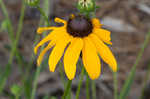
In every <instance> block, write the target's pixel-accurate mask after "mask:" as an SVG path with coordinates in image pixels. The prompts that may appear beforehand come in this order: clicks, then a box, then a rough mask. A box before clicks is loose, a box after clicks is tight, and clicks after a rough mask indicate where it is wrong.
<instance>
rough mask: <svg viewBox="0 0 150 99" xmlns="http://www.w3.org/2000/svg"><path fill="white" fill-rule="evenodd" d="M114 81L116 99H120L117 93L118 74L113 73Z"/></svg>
mask: <svg viewBox="0 0 150 99" xmlns="http://www.w3.org/2000/svg"><path fill="white" fill-rule="evenodd" d="M113 80H114V99H117V98H118V94H117V93H118V92H117V88H118V87H117V84H118V82H117V72H113Z"/></svg>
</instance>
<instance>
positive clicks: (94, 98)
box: [92, 80, 96, 99]
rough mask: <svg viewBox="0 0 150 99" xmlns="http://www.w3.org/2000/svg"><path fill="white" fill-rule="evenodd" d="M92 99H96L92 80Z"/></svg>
mask: <svg viewBox="0 0 150 99" xmlns="http://www.w3.org/2000/svg"><path fill="white" fill-rule="evenodd" d="M92 99H96V84H95V81H94V80H92Z"/></svg>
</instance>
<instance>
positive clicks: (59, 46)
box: [49, 37, 71, 72]
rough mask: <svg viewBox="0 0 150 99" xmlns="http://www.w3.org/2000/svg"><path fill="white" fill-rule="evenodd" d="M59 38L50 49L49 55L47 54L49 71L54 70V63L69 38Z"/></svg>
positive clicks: (55, 63)
mask: <svg viewBox="0 0 150 99" xmlns="http://www.w3.org/2000/svg"><path fill="white" fill-rule="evenodd" d="M64 38H65V39H61V40H60V41H58V42H57V43H56V46H55V47H54V49H53V50H52V52H51V54H50V56H49V69H50V71H51V72H54V71H55V68H56V65H57V63H58V61H59V60H60V58H61V57H62V55H63V52H64V50H65V48H66V46H67V44H68V43H69V42H70V40H71V38H66V37H64Z"/></svg>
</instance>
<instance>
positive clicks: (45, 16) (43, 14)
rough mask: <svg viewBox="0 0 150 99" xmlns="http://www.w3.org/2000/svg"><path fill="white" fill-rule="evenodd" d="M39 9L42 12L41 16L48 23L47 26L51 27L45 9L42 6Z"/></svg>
mask: <svg viewBox="0 0 150 99" xmlns="http://www.w3.org/2000/svg"><path fill="white" fill-rule="evenodd" d="M37 9H38V10H39V11H40V14H41V15H42V16H43V17H44V20H45V22H46V24H47V25H49V20H48V17H47V15H46V14H45V13H44V11H43V9H41V8H40V6H37Z"/></svg>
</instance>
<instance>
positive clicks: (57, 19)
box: [55, 18, 67, 25]
mask: <svg viewBox="0 0 150 99" xmlns="http://www.w3.org/2000/svg"><path fill="white" fill-rule="evenodd" d="M55 22H57V23H63V24H64V25H66V24H67V22H66V21H65V20H63V19H60V18H55Z"/></svg>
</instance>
